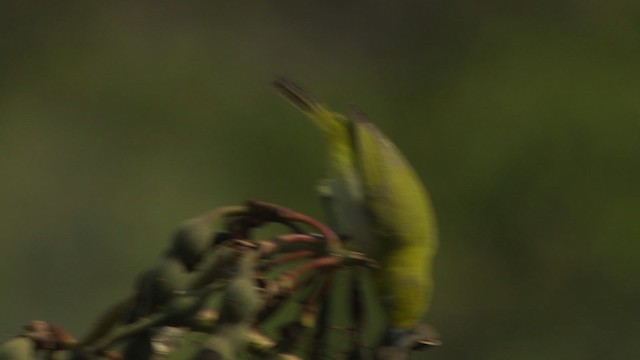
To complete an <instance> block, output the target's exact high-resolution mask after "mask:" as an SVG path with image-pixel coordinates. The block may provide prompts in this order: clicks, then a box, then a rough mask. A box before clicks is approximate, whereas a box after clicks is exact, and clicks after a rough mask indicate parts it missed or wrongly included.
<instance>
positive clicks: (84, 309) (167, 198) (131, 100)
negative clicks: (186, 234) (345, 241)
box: [0, 0, 640, 360]
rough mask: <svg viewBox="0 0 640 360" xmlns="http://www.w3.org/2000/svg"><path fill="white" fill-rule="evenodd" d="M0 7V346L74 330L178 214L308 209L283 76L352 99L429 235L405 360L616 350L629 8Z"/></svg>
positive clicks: (628, 333) (633, 17)
mask: <svg viewBox="0 0 640 360" xmlns="http://www.w3.org/2000/svg"><path fill="white" fill-rule="evenodd" d="M42 3H44V2H38V1H3V2H1V3H0V256H1V262H0V335H2V334H7V335H9V334H12V333H14V332H15V331H18V329H19V327H20V326H21V325H22V324H24V323H25V322H27V321H28V320H30V319H35V318H38V319H46V320H49V321H52V322H55V323H57V324H60V325H62V326H64V327H66V328H68V329H69V330H71V331H72V332H74V333H75V334H81V333H82V332H83V331H85V330H86V329H87V328H88V326H89V324H90V323H91V321H92V320H93V317H94V316H96V315H97V314H98V313H99V312H100V311H101V310H102V309H104V308H105V307H106V306H107V305H108V304H110V303H113V302H114V301H115V300H116V299H118V298H120V297H121V296H124V295H125V294H127V292H128V291H130V289H131V284H132V282H133V278H134V276H135V274H136V273H137V272H139V271H140V270H142V269H144V268H145V266H147V265H149V264H151V263H153V261H154V260H155V259H156V258H157V257H158V255H159V254H160V253H161V251H162V250H163V249H164V248H165V247H166V246H167V243H168V238H169V236H170V234H171V232H172V230H173V228H174V227H175V225H176V224H178V223H179V222H180V221H181V220H183V219H185V218H187V217H190V216H192V215H196V214H198V213H200V212H202V211H204V210H206V209H208V208H212V207H215V206H219V205H225V204H235V203H240V202H242V201H244V200H245V199H248V198H259V199H263V200H268V201H272V202H277V203H281V204H285V205H287V206H289V207H292V208H295V209H297V210H301V211H303V212H307V213H310V214H312V215H317V216H319V215H320V207H319V205H318V202H317V201H316V198H315V196H314V193H313V189H314V184H315V181H316V179H318V178H319V177H321V176H322V174H323V170H324V164H323V159H324V158H323V155H324V147H323V145H324V144H323V142H322V138H321V135H320V134H319V132H318V131H317V130H316V129H315V128H314V127H313V125H311V124H310V123H309V122H307V121H306V120H305V119H304V118H303V116H302V115H301V114H299V113H298V112H297V111H296V110H295V109H293V108H292V107H291V106H290V105H289V104H287V103H286V102H285V101H284V100H283V99H281V98H280V97H279V96H277V95H276V94H275V92H274V91H273V89H271V88H270V85H269V82H270V80H271V79H272V78H273V77H274V76H277V75H286V76H288V77H290V78H293V79H295V80H296V81H298V82H301V83H302V84H304V85H305V86H306V87H307V88H308V89H310V90H312V91H313V92H314V93H315V94H317V96H318V97H321V98H323V99H325V101H326V102H327V103H331V104H334V108H336V109H338V110H345V109H346V108H347V105H348V104H350V103H356V104H358V105H359V106H360V107H362V108H363V109H365V110H366V111H367V113H368V114H369V116H370V118H372V119H373V120H374V121H375V122H376V123H377V124H378V125H379V126H380V127H381V128H382V129H383V130H384V131H385V132H387V134H388V135H389V136H390V137H391V138H392V139H394V140H395V141H396V142H397V143H398V144H399V147H400V148H401V149H402V150H403V151H404V152H405V153H406V155H407V157H408V158H409V159H410V161H412V162H413V164H414V165H415V167H416V168H417V170H418V172H419V174H420V175H421V176H422V178H423V179H424V181H425V183H426V184H427V186H428V187H429V189H430V190H431V194H432V197H433V201H434V204H435V207H436V210H437V212H438V217H439V223H440V228H441V229H440V230H441V251H440V253H439V255H438V258H437V263H436V266H435V269H436V280H437V292H436V295H435V302H434V304H433V307H432V309H431V311H430V313H429V315H428V319H429V321H430V322H431V323H433V324H434V325H435V326H436V327H437V328H438V329H439V330H440V331H441V333H442V336H443V339H444V341H445V343H446V346H444V347H442V348H440V349H438V350H435V351H433V352H430V353H428V354H425V355H424V356H423V357H422V356H416V358H425V359H427V358H428V359H455V360H460V359H492V360H501V359H505V360H507V359H509V360H511V359H519V360H522V359H525V360H526V359H631V358H636V357H638V356H640V341H638V336H640V320H639V319H640V291H639V289H640V276H639V275H640V261H639V260H640V241H639V240H640V222H639V218H640V192H639V191H638V182H639V181H640V167H639V166H638V165H639V161H640V146H639V141H638V140H639V139H640V96H639V95H640V71H639V70H638V68H639V64H640V41H639V40H640V21H639V20H638V19H640V16H639V15H640V12H639V11H638V10H640V6H639V5H637V4H640V3H638V2H633V1H620V0H609V1H578V0H574V1H568V0H559V1H533V0H530V1H491V2H488V1H473V0H454V1H444V0H442V1H413V2H402V1H398V2H392V1H368V2H365V1H357V2H352V1H323V2H317V3H315V4H312V3H310V2H309V3H308V2H304V3H305V4H303V2H300V1H233V2H214V1H201V2H188V1H183V2H180V1H160V2H151V1H137V2H126V4H121V5H119V4H118V3H114V2H110V1H103V2H90V1H75V2H69V1H57V2H51V4H47V5H44V4H42Z"/></svg>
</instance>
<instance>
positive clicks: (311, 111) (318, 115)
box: [273, 78, 348, 140]
mask: <svg viewBox="0 0 640 360" xmlns="http://www.w3.org/2000/svg"><path fill="white" fill-rule="evenodd" d="M273 85H274V86H275V87H276V89H278V92H279V93H280V94H281V95H282V96H284V97H285V98H286V99H287V100H289V101H290V102H291V103H292V104H293V105H295V106H296V107H297V108H298V109H300V111H302V112H303V113H305V114H306V115H307V116H308V117H309V118H311V120H313V122H314V123H316V124H317V125H318V126H319V127H320V128H321V129H322V130H323V131H324V133H325V135H326V136H327V137H328V138H329V139H330V140H336V139H337V138H340V137H343V136H348V129H347V124H348V121H347V119H346V118H345V117H344V116H343V115H341V114H337V113H334V112H332V111H330V110H329V109H327V108H326V107H324V106H323V105H322V104H321V103H319V102H318V101H317V100H316V99H315V98H313V96H311V95H310V94H309V93H307V92H306V91H305V90H304V89H302V88H301V87H300V86H298V85H297V84H296V83H294V82H292V81H291V80H289V79H286V78H279V79H276V80H275V81H274V82H273Z"/></svg>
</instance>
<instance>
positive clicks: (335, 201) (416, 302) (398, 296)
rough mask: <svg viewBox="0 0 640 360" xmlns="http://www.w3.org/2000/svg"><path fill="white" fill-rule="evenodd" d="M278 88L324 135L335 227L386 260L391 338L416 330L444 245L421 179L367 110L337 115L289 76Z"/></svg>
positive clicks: (383, 281)
mask: <svg viewBox="0 0 640 360" xmlns="http://www.w3.org/2000/svg"><path fill="white" fill-rule="evenodd" d="M275 86H276V88H277V89H278V90H279V91H280V93H281V94H282V95H283V96H284V97H286V98H287V99H289V100H290V101H291V102H292V103H293V104H294V105H295V106H296V107H297V108H298V109H300V110H301V111H302V112H303V113H305V115H307V117H309V118H310V119H311V120H313V122H314V123H315V124H316V125H318V126H319V127H320V129H321V130H322V132H323V133H324V136H325V140H326V142H327V146H328V168H329V179H328V180H325V181H322V182H321V185H320V187H319V188H320V193H321V195H323V196H324V197H325V198H328V199H329V201H328V208H329V209H328V210H329V211H328V213H329V214H330V215H331V217H332V219H330V220H331V222H332V224H331V225H332V226H334V227H335V228H336V230H337V231H338V232H341V233H344V234H346V235H347V236H348V237H349V238H350V239H351V240H350V241H349V244H352V247H353V248H354V249H355V250H357V251H362V252H364V253H366V254H367V255H368V256H370V257H372V258H373V259H375V260H376V261H378V263H379V264H380V267H381V269H380V270H379V273H378V274H376V276H375V278H376V282H377V286H378V291H379V292H380V294H381V295H382V297H383V304H384V306H385V310H386V311H387V313H388V319H389V322H390V329H389V332H388V335H389V334H394V333H395V334H402V333H407V332H408V331H409V330H411V329H414V328H416V325H418V323H419V322H420V320H421V319H422V317H423V316H424V314H425V313H426V311H427V309H428V307H429V305H430V302H431V295H432V292H433V279H432V275H431V272H432V263H433V257H434V255H435V253H436V250H437V242H438V241H437V229H436V221H435V217H434V213H433V211H432V206H431V201H430V198H429V195H428V193H427V191H426V189H425V188H424V186H423V184H422V182H421V181H420V178H419V177H418V175H417V174H416V172H415V170H414V169H413V167H412V166H411V164H410V163H409V162H408V161H407V160H406V159H405V157H404V156H403V154H402V153H401V152H400V150H399V149H398V148H397V147H396V146H395V145H394V144H393V142H391V140H389V138H388V137H387V136H385V135H384V134H383V133H382V131H380V130H379V129H378V128H377V127H376V126H375V125H374V124H373V123H371V122H370V121H369V120H368V119H367V118H366V117H365V116H364V115H363V114H362V113H360V112H359V111H354V115H353V116H352V117H351V118H349V117H346V116H344V115H342V114H338V113H335V112H332V111H331V110H329V109H327V108H326V107H325V106H324V105H322V104H320V103H319V102H318V101H316V100H315V99H314V98H312V97H311V96H310V95H308V94H307V93H306V92H305V91H304V90H302V89H301V88H300V87H299V86H297V85H295V84H294V83H292V82H291V81H289V80H286V79H278V80H276V81H275ZM391 336H392V337H393V335H391ZM389 341H390V342H391V343H395V340H393V339H392V340H389Z"/></svg>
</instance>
